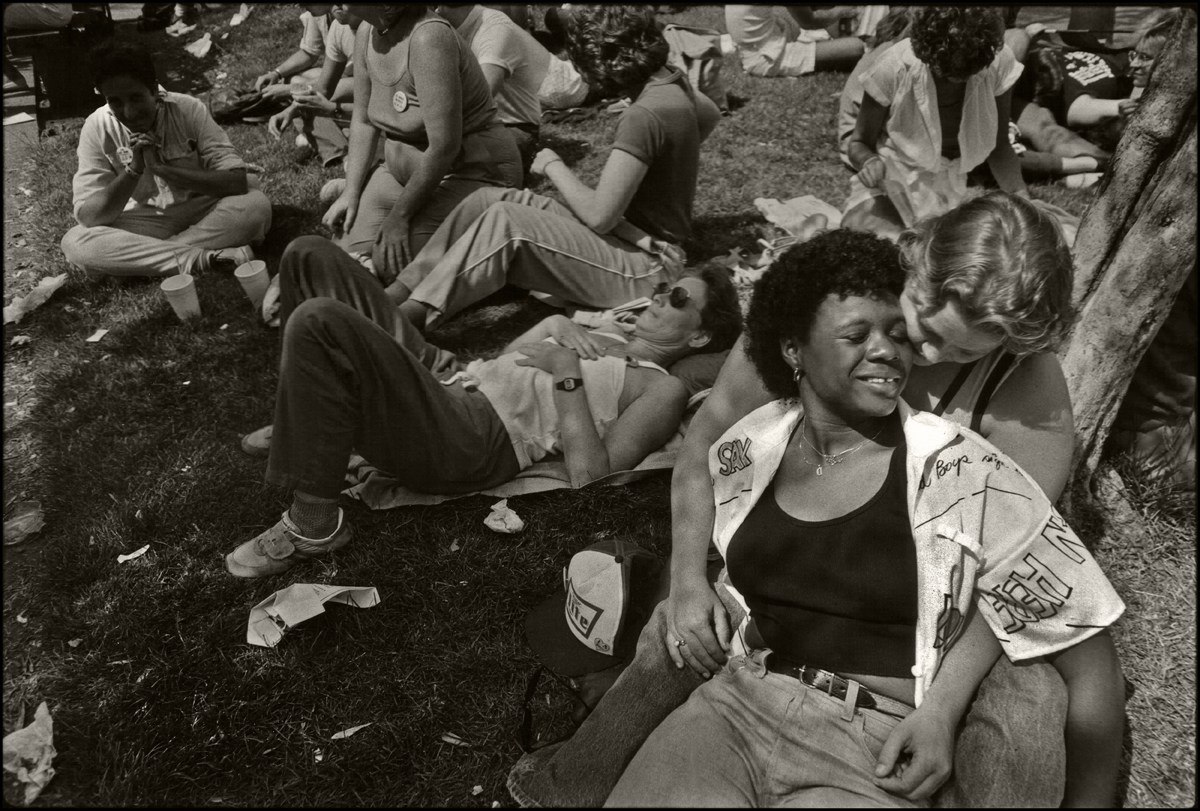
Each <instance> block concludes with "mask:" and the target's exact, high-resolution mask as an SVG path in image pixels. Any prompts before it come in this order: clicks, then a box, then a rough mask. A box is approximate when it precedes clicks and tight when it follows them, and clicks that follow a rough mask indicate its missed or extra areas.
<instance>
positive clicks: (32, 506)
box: [4, 501, 46, 546]
mask: <svg viewBox="0 0 1200 811" xmlns="http://www.w3.org/2000/svg"><path fill="white" fill-rule="evenodd" d="M44 526H46V516H45V513H43V512H42V503H41V502H40V501H18V502H17V504H16V505H15V509H14V510H13V514H12V515H11V516H9V517H8V518H7V519H5V521H4V545H5V546H13V545H14V544H19V543H21V541H24V540H25V539H26V538H28V537H29V536H30V535H33V534H34V533H36V532H40V531H41V529H42V527H44Z"/></svg>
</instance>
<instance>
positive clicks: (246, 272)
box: [233, 259, 271, 308]
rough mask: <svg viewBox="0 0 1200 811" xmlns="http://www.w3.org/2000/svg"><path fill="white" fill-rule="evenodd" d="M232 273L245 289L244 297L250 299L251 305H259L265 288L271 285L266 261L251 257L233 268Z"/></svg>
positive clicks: (265, 290)
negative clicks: (235, 268)
mask: <svg viewBox="0 0 1200 811" xmlns="http://www.w3.org/2000/svg"><path fill="white" fill-rule="evenodd" d="M233 275H234V276H235V277H236V278H237V280H238V282H239V283H241V285H242V290H243V291H245V293H246V298H248V299H250V304H251V306H253V307H255V308H258V307H261V306H262V300H263V296H265V295H266V294H267V288H268V287H269V286H270V285H271V276H270V275H269V274H268V273H267V263H266V262H264V261H262V260H261V259H252V260H250V261H249V262H247V263H246V264H244V265H242V266H240V267H239V268H238V269H237V270H235V271H234V272H233Z"/></svg>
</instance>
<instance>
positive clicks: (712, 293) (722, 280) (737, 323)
mask: <svg viewBox="0 0 1200 811" xmlns="http://www.w3.org/2000/svg"><path fill="white" fill-rule="evenodd" d="M683 275H684V276H695V277H696V278H697V279H699V280H700V281H702V282H704V284H705V286H707V287H708V302H707V303H706V304H705V305H704V309H702V310H701V311H700V327H701V328H702V329H706V330H708V332H709V334H710V335H711V337H710V338H709V341H708V343H707V344H705V345H704V347H703V349H701V350H700V351H701V352H721V351H724V350H726V349H728V348H729V347H731V346H733V342H734V341H736V340H737V338H738V335H740V334H741V333H742V308H741V307H740V306H739V305H738V294H737V287H735V286H734V284H733V274H732V273H731V272H730V271H729V268H727V267H724V266H723V265H718V264H717V263H716V262H702V263H700V264H698V265H696V266H695V267H692V268H689V269H688V270H687V272H686V273H684V274H683Z"/></svg>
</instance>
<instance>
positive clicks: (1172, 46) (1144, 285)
mask: <svg viewBox="0 0 1200 811" xmlns="http://www.w3.org/2000/svg"><path fill="white" fill-rule="evenodd" d="M1142 98H1143V102H1142V104H1141V107H1140V108H1139V109H1138V111H1137V112H1136V113H1135V114H1134V115H1133V117H1132V118H1131V119H1130V121H1129V125H1128V126H1127V127H1126V130H1125V134H1124V136H1123V137H1122V139H1121V142H1120V144H1119V145H1118V146H1117V151H1116V154H1115V155H1114V156H1113V161H1112V168H1111V169H1110V171H1109V172H1108V174H1107V175H1106V176H1105V179H1104V181H1103V184H1102V185H1101V188H1100V192H1099V195H1098V196H1097V198H1096V200H1095V201H1094V202H1093V203H1092V205H1091V207H1090V208H1089V209H1088V211H1087V213H1086V214H1085V215H1084V217H1083V221H1082V222H1081V223H1080V227H1079V234H1078V235H1077V237H1076V239H1075V255H1074V258H1075V287H1074V291H1073V296H1072V300H1073V303H1074V305H1075V307H1076V308H1077V311H1078V317H1077V319H1076V322H1075V327H1074V328H1073V330H1072V332H1071V333H1070V334H1069V335H1068V337H1067V340H1066V341H1065V342H1064V344H1063V346H1062V348H1061V349H1060V350H1059V357H1060V358H1061V360H1062V364H1063V371H1064V372H1065V373H1066V377H1067V386H1068V387H1069V389H1070V391H1071V402H1072V405H1073V410H1074V413H1075V439H1076V446H1075V456H1074V458H1073V460H1072V475H1073V479H1074V482H1075V484H1076V485H1077V486H1079V485H1082V486H1083V487H1085V488H1086V487H1088V486H1089V485H1090V482H1091V478H1092V475H1093V474H1094V473H1095V471H1096V468H1097V465H1098V464H1099V462H1100V451H1101V449H1102V448H1103V446H1104V440H1105V439H1106V438H1107V436H1108V432H1109V429H1110V428H1111V426H1112V422H1113V419H1114V417H1115V416H1116V413H1117V409H1118V408H1119V407H1120V405H1121V400H1122V399H1123V398H1124V396H1125V391H1126V390H1127V389H1128V388H1129V381H1130V379H1131V378H1132V377H1133V373H1134V370H1135V369H1136V368H1137V365H1138V362H1139V361H1140V360H1141V357H1142V354H1143V353H1144V352H1145V351H1146V347H1147V346H1149V344H1150V342H1151V341H1152V340H1153V339H1154V336H1155V335H1156V334H1157V333H1158V329H1159V327H1160V326H1162V323H1163V320H1164V319H1165V318H1166V315H1167V313H1168V312H1169V311H1170V309H1171V302H1172V301H1173V300H1174V298H1175V295H1176V294H1177V293H1178V291H1179V289H1180V287H1181V286H1182V285H1183V283H1184V281H1185V280H1186V279H1187V276H1188V274H1189V273H1190V272H1191V270H1192V268H1193V266H1194V265H1195V263H1196V191H1197V190H1196V13H1195V11H1193V10H1191V9H1185V10H1184V13H1183V16H1182V20H1181V24H1180V25H1179V26H1178V27H1177V28H1176V29H1175V32H1174V34H1173V35H1172V36H1171V38H1170V40H1169V41H1168V43H1167V46H1166V47H1165V48H1164V49H1163V53H1162V56H1161V57H1160V58H1159V60H1158V64H1157V66H1156V68H1155V71H1154V75H1153V77H1152V79H1151V81H1150V85H1149V87H1148V88H1147V90H1146V94H1145V95H1144V96H1143V97H1142Z"/></svg>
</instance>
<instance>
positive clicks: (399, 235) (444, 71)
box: [347, 25, 463, 285]
mask: <svg viewBox="0 0 1200 811" xmlns="http://www.w3.org/2000/svg"><path fill="white" fill-rule="evenodd" d="M455 36H457V35H456V34H455V33H454V32H453V31H451V30H449V29H448V28H446V27H445V26H441V25H426V26H423V27H421V28H418V29H417V30H416V31H415V32H413V34H412V37H411V38H410V40H409V63H408V65H409V70H410V71H411V72H412V77H413V84H414V85H415V86H416V91H417V96H418V98H420V99H421V114H422V116H423V118H424V121H425V135H426V137H427V139H428V141H429V145H428V146H427V147H426V148H425V151H424V152H423V153H422V155H421V159H420V161H419V162H418V164H417V168H416V169H415V170H414V171H413V173H412V176H411V177H410V178H409V179H408V182H407V183H405V184H404V190H403V191H402V192H401V193H400V197H399V199H397V200H396V205H395V206H394V207H393V208H392V211H391V213H390V214H389V215H388V216H387V218H386V219H385V220H384V221H383V225H382V227H381V228H380V231H379V236H378V237H376V239H375V245H374V247H373V248H372V251H371V256H372V258H373V259H374V261H375V271H376V273H378V274H379V275H380V278H381V279H382V280H383V282H384V284H385V285H386V284H388V283H389V282H390V281H391V280H392V279H393V278H395V276H396V275H397V274H399V273H400V271H401V270H403V269H404V267H405V266H406V265H407V264H408V263H409V262H411V261H412V258H413V254H414V253H415V252H414V251H413V250H412V246H411V244H410V242H409V225H410V223H411V222H412V220H413V218H414V217H416V216H417V214H419V213H420V212H421V209H423V208H424V207H425V204H426V203H427V202H428V201H429V197H430V195H432V194H433V190H434V189H436V188H437V186H438V184H439V183H441V181H442V178H443V177H445V176H446V175H447V174H449V172H450V170H451V168H452V167H453V165H454V159H455V157H456V156H457V155H458V151H459V148H460V147H461V145H462V125H463V112H462V83H461V81H460V79H459V74H458V62H457V59H456V58H455V54H456V53H457V51H456V47H455V44H454V42H453V37H455ZM355 72H356V73H357V70H356V71H355ZM355 97H356V98H357V90H356V96H355ZM356 112H357V111H356ZM347 185H348V184H347Z"/></svg>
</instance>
